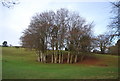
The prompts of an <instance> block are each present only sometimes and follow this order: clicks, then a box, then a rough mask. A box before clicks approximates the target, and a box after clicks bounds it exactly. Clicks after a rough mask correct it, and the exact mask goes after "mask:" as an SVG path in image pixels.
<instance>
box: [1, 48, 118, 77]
mask: <svg viewBox="0 0 120 81" xmlns="http://www.w3.org/2000/svg"><path fill="white" fill-rule="evenodd" d="M96 57H97V58H98V59H99V61H98V63H96V64H94V65H87V64H84V63H81V64H42V63H38V62H36V61H35V60H36V55H35V53H34V52H33V51H25V50H24V49H22V48H20V49H17V48H3V60H2V63H3V64H2V65H3V66H2V67H3V70H2V71H3V73H2V74H3V75H2V77H3V79H96V78H99V79H106V78H107V79H108V78H109V79H113V78H117V77H118V64H117V60H118V57H117V56H111V55H96ZM99 64H107V65H108V66H99Z"/></svg>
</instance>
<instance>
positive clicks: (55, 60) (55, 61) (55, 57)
mask: <svg viewBox="0 0 120 81" xmlns="http://www.w3.org/2000/svg"><path fill="white" fill-rule="evenodd" d="M54 63H57V54H56V53H55V54H54Z"/></svg>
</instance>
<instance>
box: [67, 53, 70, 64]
mask: <svg viewBox="0 0 120 81" xmlns="http://www.w3.org/2000/svg"><path fill="white" fill-rule="evenodd" d="M69 62H70V53H69V52H68V57H67V63H69Z"/></svg>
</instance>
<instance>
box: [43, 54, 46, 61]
mask: <svg viewBox="0 0 120 81" xmlns="http://www.w3.org/2000/svg"><path fill="white" fill-rule="evenodd" d="M43 62H44V63H46V54H44V55H43Z"/></svg>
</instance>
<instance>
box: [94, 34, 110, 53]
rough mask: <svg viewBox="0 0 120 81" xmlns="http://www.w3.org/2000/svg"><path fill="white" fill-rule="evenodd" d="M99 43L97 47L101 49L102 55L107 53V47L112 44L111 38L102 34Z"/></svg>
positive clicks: (98, 39)
mask: <svg viewBox="0 0 120 81" xmlns="http://www.w3.org/2000/svg"><path fill="white" fill-rule="evenodd" d="M96 41H97V43H96V44H97V47H99V48H100V51H101V53H102V54H104V53H105V51H106V49H107V47H108V46H109V45H110V44H111V42H110V36H109V35H105V34H102V35H99V36H98V37H97V39H96Z"/></svg>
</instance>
